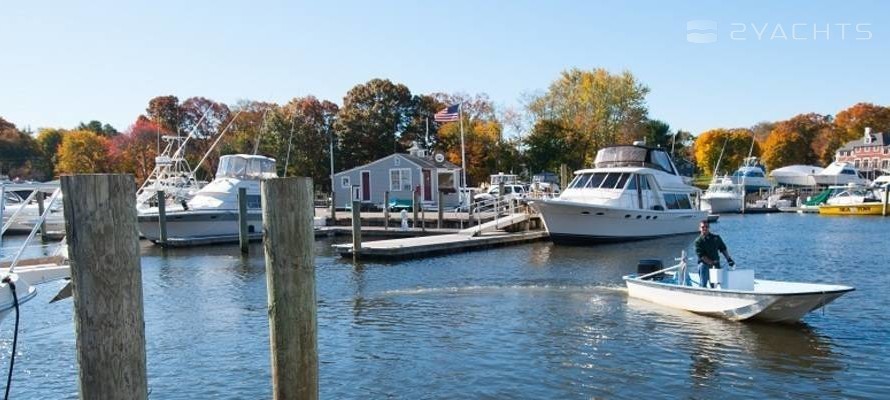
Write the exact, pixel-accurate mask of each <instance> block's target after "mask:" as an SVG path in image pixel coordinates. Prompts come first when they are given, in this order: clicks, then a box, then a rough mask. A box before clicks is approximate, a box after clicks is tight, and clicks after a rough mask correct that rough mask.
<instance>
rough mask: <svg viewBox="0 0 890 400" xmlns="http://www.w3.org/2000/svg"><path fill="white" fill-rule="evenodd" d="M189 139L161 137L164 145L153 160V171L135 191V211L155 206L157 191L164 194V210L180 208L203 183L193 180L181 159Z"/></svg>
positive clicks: (192, 173) (192, 172)
mask: <svg viewBox="0 0 890 400" xmlns="http://www.w3.org/2000/svg"><path fill="white" fill-rule="evenodd" d="M189 137H190V136H172V135H168V136H162V137H161V139H163V140H164V141H165V142H167V144H166V146H165V147H164V150H163V151H162V152H161V154H159V155H158V156H157V157H155V167H154V169H153V170H152V171H151V174H149V176H148V178H146V179H145V182H143V183H142V186H140V187H139V189H138V190H136V208H137V209H139V210H149V209H151V208H156V207H157V206H158V198H157V194H158V191H164V197H165V199H164V201H165V206H166V208H167V209H168V210H172V209H176V208H182V204H183V203H185V202H187V201H188V200H190V199H191V198H192V197H194V195H195V194H196V193H198V190H200V189H201V188H202V187H203V186H204V185H205V184H207V182H206V181H199V180H198V179H197V178H195V172H194V171H193V170H192V169H191V166H190V165H189V163H188V160H186V157H185V148H186V144H187V143H188V139H189Z"/></svg>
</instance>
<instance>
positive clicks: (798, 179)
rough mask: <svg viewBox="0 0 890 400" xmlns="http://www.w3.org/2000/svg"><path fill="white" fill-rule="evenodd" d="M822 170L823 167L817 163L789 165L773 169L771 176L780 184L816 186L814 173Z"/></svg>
mask: <svg viewBox="0 0 890 400" xmlns="http://www.w3.org/2000/svg"><path fill="white" fill-rule="evenodd" d="M822 170H823V168H822V167H817V166H815V165H789V166H787V167H782V168H776V169H774V170H772V171H771V172H770V173H769V176H770V177H771V178H773V179H775V180H776V183H777V184H778V185H780V186H816V181H815V180H814V179H813V175H816V174H819V173H821V172H822Z"/></svg>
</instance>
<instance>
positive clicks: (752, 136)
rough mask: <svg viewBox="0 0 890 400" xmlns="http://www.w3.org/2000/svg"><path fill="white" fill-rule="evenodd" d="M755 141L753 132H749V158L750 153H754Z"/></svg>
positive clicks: (749, 156)
mask: <svg viewBox="0 0 890 400" xmlns="http://www.w3.org/2000/svg"><path fill="white" fill-rule="evenodd" d="M756 141H757V138H756V137H755V136H754V132H751V147H750V148H749V149H748V158H751V154H752V153H754V142H756Z"/></svg>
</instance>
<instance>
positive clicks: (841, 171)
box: [811, 161, 868, 186]
mask: <svg viewBox="0 0 890 400" xmlns="http://www.w3.org/2000/svg"><path fill="white" fill-rule="evenodd" d="M811 177H812V179H813V182H815V183H816V185H819V186H830V185H847V184H850V183H853V184H857V185H867V184H868V179H865V178H862V177H860V176H859V170H857V169H856V167H854V166H853V165H852V164H850V163H847V162H840V161H835V162H833V163H831V164H830V165H829V166H828V167H825V169H824V170H822V171H820V172H817V173H815V174H813V175H811Z"/></svg>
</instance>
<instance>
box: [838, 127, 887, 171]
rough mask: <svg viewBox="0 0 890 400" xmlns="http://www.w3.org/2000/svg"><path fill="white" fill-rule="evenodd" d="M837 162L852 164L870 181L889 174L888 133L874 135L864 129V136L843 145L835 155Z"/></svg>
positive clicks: (869, 130) (869, 129)
mask: <svg viewBox="0 0 890 400" xmlns="http://www.w3.org/2000/svg"><path fill="white" fill-rule="evenodd" d="M835 159H836V160H837V161H842V162H849V163H852V164H853V166H854V167H856V168H857V169H858V170H859V171H860V172H861V173H862V174H864V175H865V176H866V177H868V178H870V179H874V178H875V177H876V176H879V175H881V171H882V170H883V171H884V173H885V174H886V173H890V133H886V132H884V133H874V132H872V131H871V128H865V134H864V135H863V136H862V137H861V138H859V139H856V140H852V141H849V142H847V143H846V144H844V145H843V147H841V148H839V149H838V150H837V153H835Z"/></svg>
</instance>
